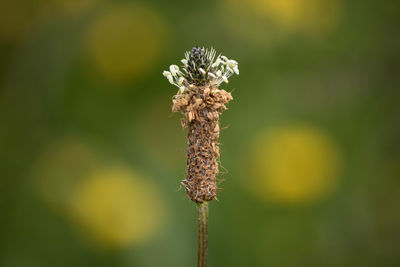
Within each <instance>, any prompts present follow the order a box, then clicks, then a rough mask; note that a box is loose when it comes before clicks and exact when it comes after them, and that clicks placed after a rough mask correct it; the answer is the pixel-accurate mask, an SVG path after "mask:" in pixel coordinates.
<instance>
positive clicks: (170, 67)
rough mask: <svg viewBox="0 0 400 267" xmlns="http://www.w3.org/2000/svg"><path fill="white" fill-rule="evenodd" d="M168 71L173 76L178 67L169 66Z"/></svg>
mask: <svg viewBox="0 0 400 267" xmlns="http://www.w3.org/2000/svg"><path fill="white" fill-rule="evenodd" d="M169 71H170V72H171V74H172V75H173V76H175V75H176V74H177V73H178V72H179V67H178V66H177V65H171V66H169Z"/></svg>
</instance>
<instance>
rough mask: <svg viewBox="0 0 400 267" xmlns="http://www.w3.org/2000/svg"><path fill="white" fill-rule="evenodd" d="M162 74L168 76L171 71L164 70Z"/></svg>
mask: <svg viewBox="0 0 400 267" xmlns="http://www.w3.org/2000/svg"><path fill="white" fill-rule="evenodd" d="M162 75H164V76H165V77H168V76H169V75H171V72H169V71H166V70H164V72H163V73H162Z"/></svg>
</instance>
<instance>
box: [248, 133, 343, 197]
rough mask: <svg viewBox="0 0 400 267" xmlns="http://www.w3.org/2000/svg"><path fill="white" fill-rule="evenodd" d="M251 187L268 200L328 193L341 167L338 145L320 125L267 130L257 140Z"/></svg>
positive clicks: (335, 181)
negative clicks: (324, 132)
mask: <svg viewBox="0 0 400 267" xmlns="http://www.w3.org/2000/svg"><path fill="white" fill-rule="evenodd" d="M253 145H254V147H253V151H252V154H251V159H252V163H251V168H252V177H253V179H252V180H251V181H249V182H248V184H249V185H250V188H251V189H252V190H253V192H255V193H256V194H257V195H258V196H259V197H261V198H262V199H265V200H269V201H274V202H279V203H287V204H301V203H309V202H313V201H316V200H318V199H320V198H322V197H325V196H327V195H328V194H329V193H330V192H331V191H332V190H333V189H334V188H335V186H336V184H337V181H338V175H339V170H340V165H341V164H340V162H341V158H340V153H339V151H338V147H337V145H336V144H335V143H334V142H333V141H332V140H331V139H330V138H329V136H327V135H324V134H323V133H322V132H320V131H319V130H317V129H314V128H310V127H306V126H298V127H294V126H293V127H282V128H276V129H270V130H265V131H263V132H261V133H260V134H259V135H258V136H257V137H256V138H255V140H254V144H253Z"/></svg>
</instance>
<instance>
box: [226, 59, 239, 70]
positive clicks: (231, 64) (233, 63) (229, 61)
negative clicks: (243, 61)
mask: <svg viewBox="0 0 400 267" xmlns="http://www.w3.org/2000/svg"><path fill="white" fill-rule="evenodd" d="M226 65H227V66H228V67H229V68H231V69H233V68H235V67H237V65H238V64H237V62H236V61H234V60H228V61H227V62H226Z"/></svg>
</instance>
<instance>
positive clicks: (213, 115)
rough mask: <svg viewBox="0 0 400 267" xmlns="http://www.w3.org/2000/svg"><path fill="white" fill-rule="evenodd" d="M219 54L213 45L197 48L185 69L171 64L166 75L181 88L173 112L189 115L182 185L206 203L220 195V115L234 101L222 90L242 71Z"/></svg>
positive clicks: (188, 55)
mask: <svg viewBox="0 0 400 267" xmlns="http://www.w3.org/2000/svg"><path fill="white" fill-rule="evenodd" d="M215 56H216V52H215V50H214V49H213V48H211V49H210V50H206V49H204V48H199V47H194V48H193V49H192V50H191V51H189V52H186V53H185V58H184V59H182V60H181V62H182V63H183V66H182V67H181V68H182V70H181V69H180V68H179V67H178V66H176V65H171V66H170V68H169V71H164V73H163V75H164V76H165V77H166V78H167V79H168V81H169V82H170V83H171V84H173V85H175V86H177V87H178V88H179V91H178V93H177V94H176V95H175V97H174V98H173V107H172V111H173V112H181V113H182V114H183V115H184V116H185V118H184V119H183V120H182V126H183V127H188V148H187V167H186V172H187V176H186V179H184V180H183V181H182V185H183V186H184V187H185V189H186V194H187V195H188V196H189V197H190V199H192V200H193V201H194V202H197V203H202V202H206V201H210V200H212V199H215V198H216V192H217V189H218V188H217V175H218V173H219V170H218V159H219V146H218V145H219V142H218V138H219V133H220V127H219V116H220V115H221V113H222V112H223V111H224V110H225V109H226V106H225V105H226V104H227V103H228V102H229V101H230V100H232V96H231V94H230V93H228V92H226V91H225V90H223V89H221V90H220V89H218V86H219V85H220V84H221V83H222V82H226V83H228V78H229V77H230V76H231V75H232V74H233V73H235V74H239V69H238V63H237V62H236V61H235V60H230V59H228V58H227V57H225V56H221V55H219V56H218V57H215Z"/></svg>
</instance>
